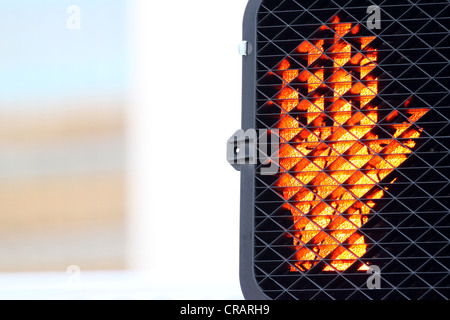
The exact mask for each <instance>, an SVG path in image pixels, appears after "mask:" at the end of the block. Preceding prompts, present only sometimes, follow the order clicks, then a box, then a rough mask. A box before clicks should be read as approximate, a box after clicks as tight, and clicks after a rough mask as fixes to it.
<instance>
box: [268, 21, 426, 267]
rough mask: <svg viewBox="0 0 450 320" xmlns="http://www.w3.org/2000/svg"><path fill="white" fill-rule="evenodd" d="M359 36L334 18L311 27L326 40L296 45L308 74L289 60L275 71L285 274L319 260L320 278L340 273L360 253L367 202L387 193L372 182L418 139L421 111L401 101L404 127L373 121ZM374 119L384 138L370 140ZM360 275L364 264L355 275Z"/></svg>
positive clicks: (372, 93)
mask: <svg viewBox="0 0 450 320" xmlns="http://www.w3.org/2000/svg"><path fill="white" fill-rule="evenodd" d="M359 31H360V26H358V25H352V24H351V23H340V21H339V19H338V17H335V18H334V19H333V20H332V22H331V23H330V24H327V25H323V26H322V27H320V29H319V31H318V32H319V33H320V32H322V33H326V34H327V36H324V39H323V40H315V41H312V42H310V41H304V42H303V43H301V44H300V45H299V47H298V49H297V54H298V55H301V56H302V57H303V60H304V63H305V65H307V68H305V69H303V70H297V69H293V68H291V62H292V60H293V58H290V57H289V58H286V59H284V60H283V61H282V62H281V63H280V64H279V65H278V67H277V71H276V73H277V74H279V75H280V77H281V78H282V79H283V85H282V88H281V90H280V93H279V95H278V101H279V102H278V103H279V105H280V107H281V119H280V120H279V122H278V124H277V128H278V129H279V133H280V138H281V145H280V152H279V156H280V166H281V176H280V178H279V180H278V182H277V187H281V189H282V190H283V191H282V195H283V197H284V198H285V199H286V200H287V202H286V204H285V208H287V209H289V210H290V212H291V214H292V217H293V222H294V227H293V232H292V233H291V234H292V238H293V245H294V247H295V249H296V253H295V263H294V264H293V265H292V267H291V271H307V270H309V269H311V268H312V267H314V266H315V265H317V264H318V263H319V262H321V261H323V262H324V264H323V267H322V270H323V271H345V270H347V269H348V268H349V267H350V266H352V265H353V264H354V263H355V262H357V261H358V259H359V258H361V257H362V256H363V255H364V254H365V253H366V252H367V247H368V244H367V243H366V238H365V236H364V235H362V234H361V233H360V231H359V229H360V228H361V227H362V226H363V225H364V224H365V223H367V221H368V219H369V215H370V212H371V210H372V208H373V207H374V206H375V205H376V203H375V202H374V201H372V200H375V199H380V198H382V197H383V196H384V194H385V191H386V190H387V188H382V187H380V186H379V183H380V182H382V181H383V180H384V179H385V178H386V177H387V176H388V175H389V174H390V173H392V172H393V171H394V169H395V168H397V167H398V166H400V165H401V164H402V163H403V162H404V161H405V160H406V159H407V155H408V154H411V152H412V150H411V149H412V148H414V147H415V145H416V142H415V141H414V139H415V138H418V137H419V136H420V134H421V130H420V129H417V128H416V127H415V126H414V123H415V122H416V121H417V120H419V119H420V118H421V117H422V116H423V115H424V114H425V113H426V112H427V111H428V109H424V108H422V109H419V108H415V109H413V108H411V107H410V104H411V101H409V100H408V102H407V103H408V105H405V108H408V109H402V110H403V111H404V113H406V114H408V115H410V116H409V117H408V118H400V120H399V118H398V111H393V112H392V113H391V114H389V115H388V116H387V117H385V118H384V119H381V118H380V116H379V111H378V106H377V105H376V102H375V101H374V98H375V97H376V96H377V94H378V85H379V84H378V79H377V78H376V76H374V74H375V73H374V72H373V71H374V70H375V68H376V66H377V62H378V52H377V50H376V49H375V48H372V47H371V46H370V45H371V43H372V42H373V40H374V39H375V37H359V38H358V37H357V34H358V33H359ZM330 34H333V35H334V36H333V37H330V36H329V35H330ZM347 35H348V36H349V38H352V42H351V43H350V42H349V41H347V40H346V36H347ZM355 38H356V40H355ZM295 59H299V58H297V57H296V58H295ZM302 88H304V89H302ZM381 120H383V121H384V124H388V126H389V130H384V131H386V132H384V131H383V133H384V135H383V137H379V134H377V132H379V131H377V130H381V129H380V128H379V126H378V124H379V122H380V121H381ZM388 134H390V135H391V137H388V138H386V136H387V135H388ZM394 181H395V179H394V180H393V181H392V182H391V183H394ZM367 269H368V265H367V264H365V263H361V264H360V265H359V266H358V270H367Z"/></svg>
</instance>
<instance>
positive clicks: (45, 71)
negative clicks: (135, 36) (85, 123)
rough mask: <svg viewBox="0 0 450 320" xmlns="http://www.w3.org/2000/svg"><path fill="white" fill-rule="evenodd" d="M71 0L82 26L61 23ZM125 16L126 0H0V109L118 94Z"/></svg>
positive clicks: (123, 79)
mask: <svg viewBox="0 0 450 320" xmlns="http://www.w3.org/2000/svg"><path fill="white" fill-rule="evenodd" d="M70 5H77V6H78V7H79V8H80V10H81V30H69V29H68V28H67V26H66V22H67V19H68V18H69V16H70V14H68V13H67V12H66V11H67V8H68V7H69V6H70ZM125 17H126V6H125V0H113V1H111V0H71V1H66V0H20V1H14V0H0V108H4V107H7V105H6V104H7V103H6V102H8V103H10V102H14V101H24V100H25V101H29V100H41V99H43V100H47V99H58V98H62V99H64V98H68V97H74V96H76V97H80V96H96V95H97V96H98V95H117V94H119V95H120V94H123V93H124V92H125V91H126V86H127V80H126V78H127V76H126V61H127V59H126V55H127V52H126V30H125V29H126V23H125ZM2 102H3V103H2Z"/></svg>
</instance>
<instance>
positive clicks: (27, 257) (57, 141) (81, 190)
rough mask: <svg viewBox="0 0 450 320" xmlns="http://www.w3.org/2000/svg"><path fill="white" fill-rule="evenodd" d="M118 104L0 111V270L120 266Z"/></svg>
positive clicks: (120, 108)
mask: <svg viewBox="0 0 450 320" xmlns="http://www.w3.org/2000/svg"><path fill="white" fill-rule="evenodd" d="M123 110H124V107H123V103H121V102H118V101H114V100H112V101H73V102H69V103H68V102H64V103H63V102H61V103H54V104H53V105H49V106H45V107H38V108H32V109H31V111H30V109H25V111H24V109H23V108H21V107H20V106H19V107H18V108H8V109H7V110H1V111H0V257H1V259H0V272H18V271H52V270H65V269H66V268H67V267H68V266H69V265H78V266H80V268H81V269H83V270H111V269H122V268H124V266H125V243H124V242H125V183H124V181H125V168H124V167H125V165H124V163H125V154H124V153H125V146H124V144H125V142H124V139H125V138H124V131H125V129H124V116H123Z"/></svg>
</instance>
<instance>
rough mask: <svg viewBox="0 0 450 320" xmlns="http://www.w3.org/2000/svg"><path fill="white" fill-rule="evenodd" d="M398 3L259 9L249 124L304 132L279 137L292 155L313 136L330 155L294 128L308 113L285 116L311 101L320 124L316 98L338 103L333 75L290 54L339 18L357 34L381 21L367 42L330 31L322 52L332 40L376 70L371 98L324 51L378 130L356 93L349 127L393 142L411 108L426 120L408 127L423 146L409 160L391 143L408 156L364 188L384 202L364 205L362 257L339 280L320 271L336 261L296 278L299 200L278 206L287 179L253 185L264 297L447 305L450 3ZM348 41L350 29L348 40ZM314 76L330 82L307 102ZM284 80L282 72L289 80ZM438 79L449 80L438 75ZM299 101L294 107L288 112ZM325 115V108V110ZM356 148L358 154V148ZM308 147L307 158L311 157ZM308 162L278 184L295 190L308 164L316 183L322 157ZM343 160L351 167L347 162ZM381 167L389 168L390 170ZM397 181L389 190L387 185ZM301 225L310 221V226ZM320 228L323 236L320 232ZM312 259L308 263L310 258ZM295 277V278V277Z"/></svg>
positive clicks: (328, 118)
mask: <svg viewBox="0 0 450 320" xmlns="http://www.w3.org/2000/svg"><path fill="white" fill-rule="evenodd" d="M374 2H377V3H374ZM401 2H402V1H388V0H386V1H358V2H356V1H320V0H318V1H313V2H302V1H296V0H285V1H270V0H265V1H263V3H262V6H261V8H260V12H259V17H258V44H257V79H258V80H257V92H256V94H257V110H256V114H257V119H256V121H257V126H258V127H259V128H266V129H272V128H280V124H284V125H285V124H289V123H299V124H300V126H299V127H298V128H299V129H298V130H297V131H296V132H295V135H294V134H292V136H289V135H288V136H283V134H282V133H281V134H280V136H281V137H280V139H281V141H282V146H285V147H286V148H296V147H297V146H298V143H297V144H296V143H294V142H293V141H292V140H293V138H294V137H295V136H297V135H302V134H306V135H310V136H315V138H316V139H317V141H318V143H316V145H317V144H319V145H320V143H319V142H320V141H322V142H326V143H327V145H328V146H329V147H330V149H331V150H333V151H336V152H337V150H336V149H335V148H334V147H333V140H332V139H331V140H330V139H329V138H326V139H324V138H323V137H321V136H318V135H317V133H315V129H317V128H316V126H315V125H314V124H312V125H311V123H313V122H314V119H309V120H307V121H304V122H301V121H299V120H297V118H301V117H302V116H304V113H305V112H303V113H302V112H299V111H298V110H297V109H298V108H294V107H292V108H289V107H288V106H289V101H291V102H292V103H293V104H292V105H293V106H294V105H296V104H298V103H299V102H301V101H307V102H309V104H310V109H309V112H310V116H311V117H312V116H315V115H316V114H317V116H318V115H319V113H320V112H319V111H314V108H316V109H319V110H320V107H322V108H324V107H323V106H322V105H318V104H320V103H319V102H317V99H315V100H314V99H311V97H312V96H323V101H325V102H326V101H328V100H336V95H335V94H333V92H335V91H336V85H335V83H336V82H339V80H336V79H333V78H332V75H331V74H330V72H328V73H327V70H328V69H331V68H336V65H334V66H333V65H328V66H327V65H323V66H314V65H313V64H308V63H305V62H304V61H305V57H304V56H302V53H300V54H299V53H298V51H297V49H298V47H299V45H300V44H302V43H306V41H308V42H309V43H317V41H320V40H323V39H324V37H323V32H322V34H320V32H319V31H318V30H320V28H321V27H322V26H323V25H326V24H327V23H328V24H329V23H330V21H332V19H333V18H334V17H336V16H338V17H339V18H340V19H341V22H342V23H350V24H351V25H352V28H356V27H355V26H357V25H359V26H364V21H366V19H367V14H366V11H365V10H366V8H367V6H369V5H371V4H377V5H380V6H381V7H382V9H383V21H382V29H381V30H374V31H371V30H368V29H366V28H365V27H360V28H359V30H358V32H355V33H351V32H347V34H345V35H344V34H339V32H336V30H335V32H334V33H329V39H328V40H330V39H332V38H335V37H336V34H338V36H339V38H340V39H341V40H342V41H341V44H344V45H345V46H347V47H348V48H350V50H349V52H351V54H352V58H355V57H357V56H359V59H366V60H367V61H368V62H369V63H371V62H376V67H375V68H371V70H368V75H370V76H372V79H374V78H376V79H378V88H376V90H375V89H374V87H373V85H372V86H371V85H370V81H369V80H367V79H364V77H362V78H359V76H360V75H359V76H358V74H357V72H356V68H352V67H351V66H346V65H344V64H342V65H341V64H340V63H339V61H337V62H336V57H335V56H333V53H332V52H333V49H332V46H331V49H330V48H327V49H324V50H323V55H324V56H327V57H328V58H329V60H330V61H334V63H337V64H338V67H339V68H340V69H342V70H345V73H343V74H344V75H345V76H347V80H349V79H350V80H349V81H351V83H352V84H355V83H360V84H362V86H361V85H360V88H359V91H358V93H359V94H360V93H361V90H365V92H366V96H368V97H369V99H365V101H364V102H363V104H364V103H365V104H367V105H376V106H377V115H378V119H377V120H378V121H373V120H374V117H373V116H371V114H373V111H372V112H371V111H363V108H359V107H361V100H362V98H361V99H360V101H359V102H358V101H357V99H356V98H355V93H353V94H342V95H340V97H339V98H340V99H339V100H340V101H342V105H346V106H347V107H348V105H350V106H351V109H349V115H350V114H351V115H353V116H354V114H359V118H361V119H369V120H366V121H367V122H368V125H370V126H372V127H373V126H376V130H377V133H378V134H379V136H381V137H385V138H386V137H392V123H404V122H405V121H407V120H408V119H411V117H414V114H413V115H411V113H408V112H405V111H404V110H402V109H401V108H400V106H405V107H406V106H408V105H412V106H414V107H415V108H417V107H420V108H422V109H426V110H429V111H428V112H427V113H425V114H424V113H422V114H421V116H416V117H415V118H414V122H415V124H414V125H411V128H413V130H416V131H420V136H419V137H415V138H414V141H415V142H416V144H415V147H414V148H408V140H410V139H407V138H404V137H402V136H401V135H400V136H398V137H396V143H398V145H401V146H403V147H404V148H406V149H408V150H410V152H413V154H410V155H409V156H408V158H407V159H405V160H404V162H402V163H401V165H399V166H398V167H394V166H392V167H394V168H390V172H388V173H389V174H388V176H387V177H388V178H389V179H385V180H383V179H378V180H377V179H373V178H372V179H371V182H370V184H374V185H376V187H377V188H379V189H382V190H383V192H384V194H383V196H382V197H381V198H379V199H370V200H371V201H372V202H373V207H370V208H369V211H370V212H369V213H368V215H367V217H368V219H367V222H366V223H365V224H364V225H362V226H359V225H355V224H354V223H353V227H352V228H351V229H356V227H358V228H357V229H358V231H357V233H358V234H361V235H363V236H364V244H365V245H367V250H366V252H365V253H364V255H363V256H362V257H359V256H357V255H353V256H352V259H351V260H352V262H354V263H352V264H351V265H350V266H349V267H348V268H347V269H346V270H342V271H339V270H336V269H335V268H334V271H328V272H324V270H326V269H327V268H328V269H329V270H331V269H333V268H332V267H333V264H332V262H333V259H331V258H330V257H327V256H325V257H322V259H317V260H316V261H314V264H313V265H312V266H311V267H310V268H306V269H305V268H303V269H302V268H299V267H300V266H299V264H298V249H299V247H296V246H294V245H293V241H294V242H295V241H297V242H298V243H300V242H301V241H302V236H303V235H302V234H301V233H299V232H298V227H297V226H296V224H297V223H298V221H295V220H294V219H293V214H292V211H293V210H295V209H296V210H298V208H297V207H296V205H298V203H299V202H300V201H299V200H298V199H297V200H296V199H295V197H296V195H297V193H298V190H296V192H292V195H289V196H286V194H283V185H282V184H281V183H280V181H281V180H282V179H283V173H281V174H280V175H278V176H276V177H270V176H269V177H268V176H258V175H255V180H256V198H255V257H254V261H255V275H256V278H257V281H258V283H259V285H260V287H261V288H262V289H263V291H264V292H265V294H266V295H267V296H269V297H270V298H273V299H435V298H440V299H443V298H447V299H448V298H449V297H450V292H449V276H448V275H449V272H450V268H449V266H450V258H449V253H450V252H449V251H450V245H449V238H450V230H449V221H450V217H449V209H448V208H449V207H450V201H449V198H450V179H449V178H448V177H450V170H449V168H448V160H450V152H449V150H450V143H449V134H450V121H449V118H450V112H449V111H448V108H450V106H449V104H450V91H449V87H450V86H449V76H448V74H449V73H448V70H449V65H450V63H449V51H450V49H449V46H448V43H449V41H448V40H449V39H450V38H449V37H448V35H449V33H450V32H449V25H450V10H449V8H450V4H449V2H448V1H403V2H404V3H401ZM411 21H414V22H415V23H411ZM331 29H332V28H331ZM351 30H353V29H350V30H348V31H351ZM358 37H359V38H361V37H365V38H369V37H371V38H372V40H371V42H370V47H371V48H374V47H376V48H377V59H376V61H375V59H374V57H373V54H372V55H371V52H370V50H364V48H362V47H361V46H359V47H358V45H357V44H356V43H355V39H357V38H358ZM326 39H327V38H325V40H326ZM445 39H447V41H445ZM316 49H317V48H316ZM311 52H314V51H311V50H310V51H309V54H310V55H311ZM303 55H304V54H303ZM283 61H288V62H289V66H287V65H286V62H284V63H285V65H284V68H282V67H283V65H282V64H283ZM319 67H320V68H321V69H322V70H325V76H327V77H326V78H324V79H317V81H312V82H311V83H310V84H309V86H310V88H311V87H314V90H315V92H314V94H313V95H312V94H311V91H310V92H308V89H307V88H308V86H305V84H304V82H303V83H302V82H301V81H296V78H297V77H298V75H300V74H301V73H302V72H310V73H314V71H317V70H318V69H319ZM280 70H284V71H285V72H284V74H283V72H281V71H280ZM286 70H298V74H291V75H289V72H287V71H286ZM305 70H306V71H305ZM445 70H447V72H444V71H445ZM319 78H320V76H319ZM366 80H367V81H366ZM283 88H284V89H289V90H290V91H286V92H287V95H286V96H285V97H281V98H280V91H282V90H283ZM347 90H348V88H347ZM294 91H295V92H297V93H298V95H297V97H295V96H294V97H293V96H289V92H291V93H292V92H294ZM353 91H355V90H353ZM377 91H378V92H377ZM360 95H361V94H360ZM296 99H297V100H298V101H293V100H296ZM286 101H287V102H286ZM321 103H323V102H321ZM334 104H336V103H334ZM329 105H330V103H329V102H328V108H330V106H329ZM332 105H333V103H331V106H332ZM420 108H419V109H420ZM327 110H330V109H327ZM357 111H359V113H358V112H357ZM283 112H284V113H283ZM394 113H395V117H394V116H393V114H394ZM283 115H284V116H283ZM322 117H323V118H324V119H323V120H324V121H325V122H328V123H331V125H332V124H333V123H336V117H335V116H333V113H332V112H329V113H326V112H324V113H322ZM347 120H348V119H347ZM370 120H372V121H370ZM308 122H309V123H308ZM410 122H411V121H410ZM338 125H339V126H340V128H342V130H343V132H346V133H349V134H350V135H351V136H352V137H353V139H352V140H358V139H359V138H361V137H358V136H355V134H354V133H352V132H351V129H350V128H351V127H350V126H348V127H346V126H345V125H344V124H343V123H339V124H338ZM290 128H291V127H290ZM421 128H423V131H422V129H421ZM280 131H282V130H280ZM361 142H362V143H363V144H364V143H365V141H364V139H363V140H361ZM352 143H353V144H351V145H349V146H348V147H347V148H352V147H353V146H354V145H355V142H352ZM312 147H314V146H310V148H312ZM316 148H317V146H316ZM296 150H297V149H296ZM313 150H314V149H313ZM375 151H376V150H375ZM374 153H376V152H374ZM387 153H388V152H384V154H387ZM309 155H310V153H307V152H305V154H301V155H300V156H299V155H297V156H296V157H297V158H299V159H295V157H294V159H291V160H294V161H293V162H291V163H289V165H288V167H289V169H287V168H286V167H285V168H283V169H282V172H283V170H284V174H289V176H290V177H293V178H294V180H295V179H296V176H295V173H297V172H301V170H298V171H297V170H295V169H294V170H292V168H293V167H295V166H296V165H297V166H298V163H299V162H302V161H303V162H304V163H305V164H306V166H309V167H311V168H313V169H314V168H316V169H317V170H316V169H314V170H312V171H311V172H312V178H311V177H310V178H311V179H317V175H316V173H317V172H315V171H319V169H320V170H322V168H321V167H320V165H318V164H317V160H316V159H317V158H318V156H317V155H314V157H312V156H309ZM382 157H383V155H382V156H381V158H382ZM319 158H320V156H319ZM344 158H345V157H344ZM345 160H346V161H347V163H348V164H349V165H352V163H351V161H348V159H345ZM385 160H386V162H387V163H389V160H388V159H385ZM281 164H282V162H281ZM352 169H355V171H357V173H358V174H359V175H360V176H369V177H370V175H369V174H368V173H369V170H368V169H364V167H362V169H358V167H356V166H355V165H353V168H352ZM257 170H258V168H257ZM287 171H289V172H288V173H287ZM320 174H322V176H323V177H326V178H327V181H328V183H330V185H333V186H334V185H335V184H336V182H340V181H336V179H335V178H333V177H332V176H331V175H330V173H328V172H321V173H320ZM391 177H392V179H391ZM393 179H396V181H395V183H393V184H391V181H392V180H393ZM298 184H299V186H301V185H304V181H303V182H302V181H298ZM344 187H346V185H344ZM347 187H348V186H347ZM333 188H334V187H333ZM297 189H300V188H297ZM353 196H354V198H355V199H359V200H360V201H361V202H364V200H365V201H367V200H369V199H365V198H360V197H358V196H357V195H355V194H353ZM360 196H361V195H360ZM363 197H364V196H363ZM325 198H326V197H322V198H321V201H319V202H318V204H317V205H316V206H318V205H320V203H322V204H324V205H325V206H328V207H329V208H331V206H330V203H329V202H327V200H326V199H325ZM292 208H294V209H292ZM305 217H306V218H308V217H307V215H305ZM340 217H341V219H343V220H344V221H345V220H346V221H350V222H352V220H351V215H350V214H347V213H343V214H341V216H340ZM308 219H309V221H311V219H310V218H308ZM319 227H321V228H322V229H324V227H323V226H319ZM325 228H326V227H325ZM354 231H355V230H354ZM353 233H356V232H353ZM303 247H307V246H303ZM340 247H342V248H343V249H342V250H344V251H345V250H346V251H348V252H352V250H351V249H350V245H349V244H348V243H346V242H345V241H343V242H342V243H340ZM308 249H309V250H310V251H312V249H313V246H310V247H309V248H308ZM365 264H369V265H370V264H372V265H378V266H380V267H381V272H382V279H383V280H382V282H383V283H382V289H380V290H369V289H368V288H367V286H366V280H367V277H368V275H367V274H366V273H365V272H364V271H361V270H360V269H361V266H362V265H365ZM330 266H331V268H330ZM294 269H296V270H297V272H293V270H294Z"/></svg>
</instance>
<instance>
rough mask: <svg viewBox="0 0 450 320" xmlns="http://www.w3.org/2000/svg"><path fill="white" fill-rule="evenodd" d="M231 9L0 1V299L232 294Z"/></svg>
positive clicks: (236, 78) (236, 82)
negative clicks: (229, 154)
mask: <svg viewBox="0 0 450 320" xmlns="http://www.w3.org/2000/svg"><path fill="white" fill-rule="evenodd" d="M246 2H247V1H246V0H234V1H226V2H225V1H218V0H193V1H182V0H174V1H170V2H169V1H153V0H114V1H111V0H109V1H108V0H70V1H66V0H22V1H12V0H9V1H7V0H5V1H1V2H0V26H1V27H0V46H1V48H2V49H1V50H0V298H3V299H8V298H12V299H14V298H36V297H37V298H55V297H58V298H65V297H66V298H73V297H76V298H78V297H79V298H90V297H96V298H102V297H104V298H112V299H114V298H131V299H133V298H164V299H178V298H183V299H196V298H200V299H228V298H234V299H236V298H237V299H240V298H241V294H240V290H239V280H238V268H239V266H238V253H239V241H238V239H239V174H238V173H237V172H235V171H234V170H233V169H232V168H231V167H230V166H229V165H228V163H227V162H226V159H225V146H226V140H227V139H228V138H229V137H230V136H231V134H232V133H234V131H235V130H237V129H238V128H240V110H241V107H240V94H241V89H240V87H241V58H240V56H239V55H238V54H237V45H238V44H239V42H240V41H241V40H242V39H241V27H242V17H243V13H244V9H245V5H246ZM124 288H126V290H125V291H124ZM124 292H126V294H125V296H124Z"/></svg>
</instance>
